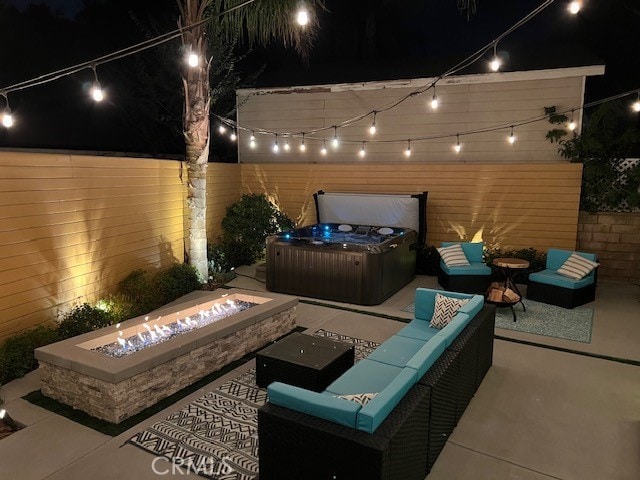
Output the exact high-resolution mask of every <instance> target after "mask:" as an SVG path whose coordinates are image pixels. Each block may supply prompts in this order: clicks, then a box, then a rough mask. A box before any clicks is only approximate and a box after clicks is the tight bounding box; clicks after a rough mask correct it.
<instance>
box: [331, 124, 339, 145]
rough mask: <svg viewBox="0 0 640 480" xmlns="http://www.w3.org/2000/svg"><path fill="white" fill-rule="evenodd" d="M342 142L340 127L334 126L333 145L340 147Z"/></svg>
mask: <svg viewBox="0 0 640 480" xmlns="http://www.w3.org/2000/svg"><path fill="white" fill-rule="evenodd" d="M339 143H340V142H339V141H338V127H336V126H334V127H333V140H332V141H331V146H333V148H338V144H339Z"/></svg>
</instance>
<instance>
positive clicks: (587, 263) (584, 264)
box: [558, 252, 600, 280]
mask: <svg viewBox="0 0 640 480" xmlns="http://www.w3.org/2000/svg"><path fill="white" fill-rule="evenodd" d="M598 265H600V264H599V263H598V262H594V261H592V260H589V259H587V258H584V257H583V256H582V255H578V254H577V253H575V252H574V253H572V254H571V255H570V256H569V258H567V260H566V261H565V262H564V263H563V264H562V266H561V267H560V268H559V269H558V273H559V274H560V275H564V276H565V277H569V278H573V279H574V280H582V279H583V278H584V277H586V276H587V275H589V274H590V273H591V271H592V270H593V269H594V268H596V267H597V266H598Z"/></svg>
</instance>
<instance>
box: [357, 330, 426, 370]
mask: <svg viewBox="0 0 640 480" xmlns="http://www.w3.org/2000/svg"><path fill="white" fill-rule="evenodd" d="M422 347H424V341H422V340H416V339H415V338H409V337H403V336H400V335H394V336H393V337H391V338H389V339H388V340H386V341H385V342H384V343H383V344H382V345H380V346H379V347H378V348H376V349H375V350H374V351H373V352H372V353H371V354H370V355H369V356H368V357H367V360H375V361H376V362H382V363H386V364H387V365H393V366H395V367H402V368H404V367H405V366H406V365H407V362H408V361H409V360H410V359H411V357H413V356H414V355H415V354H416V352H417V351H418V350H420V349H421V348H422Z"/></svg>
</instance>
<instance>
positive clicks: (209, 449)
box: [127, 330, 378, 480]
mask: <svg viewBox="0 0 640 480" xmlns="http://www.w3.org/2000/svg"><path fill="white" fill-rule="evenodd" d="M314 335H317V336H322V337H326V338H329V339H332V340H335V341H340V342H345V343H350V344H353V345H354V346H355V355H356V361H359V360H361V359H363V358H365V357H366V356H367V355H369V354H370V353H371V352H372V351H373V350H374V349H375V348H376V347H377V346H378V343H376V342H371V341H368V340H362V339H358V338H353V337H349V336H346V335H341V334H338V333H334V332H328V331H326V330H318V331H317V332H316V333H314ZM266 400H267V390H266V389H263V388H258V387H257V386H256V383H255V370H254V369H251V370H249V371H248V372H246V373H244V374H242V375H240V376H239V377H237V378H234V379H233V380H230V381H228V382H226V383H224V384H222V385H220V386H219V387H218V388H217V389H216V390H213V391H211V392H209V393H207V394H205V395H203V396H202V397H200V398H198V399H197V400H195V401H193V402H191V403H190V404H189V405H186V406H185V407H184V408H182V409H181V410H178V411H176V412H174V413H172V414H171V415H169V416H168V417H167V418H166V419H164V420H162V421H160V422H156V423H154V424H153V425H151V426H150V427H149V428H147V429H146V430H143V431H141V432H139V433H137V434H136V435H134V436H133V437H132V438H131V439H129V440H128V442H127V443H130V444H132V445H135V446H137V447H140V448H142V449H143V450H146V451H148V452H150V453H152V454H154V455H157V456H158V457H160V458H162V459H163V461H162V463H160V462H155V463H154V466H155V468H157V469H158V472H159V473H163V472H173V473H176V474H180V473H181V472H186V471H191V472H193V473H196V474H198V475H200V476H203V477H205V478H210V479H214V480H251V479H254V478H256V477H257V475H258V408H260V407H261V406H262V405H264V403H265V402H266Z"/></svg>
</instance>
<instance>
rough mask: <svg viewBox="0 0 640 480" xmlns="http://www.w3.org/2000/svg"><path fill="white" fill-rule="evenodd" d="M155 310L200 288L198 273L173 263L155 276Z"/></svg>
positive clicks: (191, 268) (188, 267)
mask: <svg viewBox="0 0 640 480" xmlns="http://www.w3.org/2000/svg"><path fill="white" fill-rule="evenodd" d="M153 283H154V284H155V292H156V294H157V298H156V301H155V303H156V308H157V307H159V306H162V305H164V304H166V303H169V302H173V301H174V300H175V299H177V298H180V297H182V296H183V295H186V294H187V293H190V292H193V291H194V290H198V289H199V288H200V285H201V282H200V279H199V278H198V272H197V271H196V269H195V268H194V267H192V266H191V265H188V264H186V263H175V264H173V265H171V266H170V267H169V268H166V269H164V270H160V271H158V272H157V273H156V274H155V277H154V282H153Z"/></svg>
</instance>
